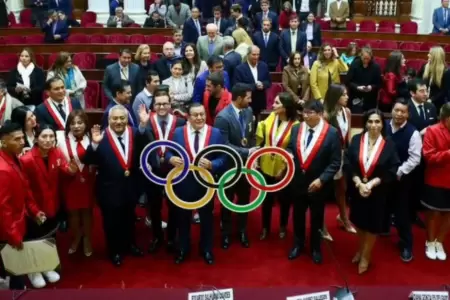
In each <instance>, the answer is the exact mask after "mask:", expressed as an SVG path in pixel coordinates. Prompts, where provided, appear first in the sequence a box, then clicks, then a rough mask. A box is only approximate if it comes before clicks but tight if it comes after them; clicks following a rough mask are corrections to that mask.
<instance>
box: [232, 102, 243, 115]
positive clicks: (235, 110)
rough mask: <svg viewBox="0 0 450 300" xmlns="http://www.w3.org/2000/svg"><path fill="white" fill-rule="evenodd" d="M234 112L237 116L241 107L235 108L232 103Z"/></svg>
mask: <svg viewBox="0 0 450 300" xmlns="http://www.w3.org/2000/svg"><path fill="white" fill-rule="evenodd" d="M231 106H233V109H234V112H235V113H236V114H237V115H238V116H239V113H240V112H241V109H239V108H237V107H236V106H235V105H234V104H232V105H231Z"/></svg>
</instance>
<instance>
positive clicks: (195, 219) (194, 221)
mask: <svg viewBox="0 0 450 300" xmlns="http://www.w3.org/2000/svg"><path fill="white" fill-rule="evenodd" d="M192 224H200V216H199V215H198V214H195V215H194V216H193V217H192Z"/></svg>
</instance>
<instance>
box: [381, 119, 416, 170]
mask: <svg viewBox="0 0 450 300" xmlns="http://www.w3.org/2000/svg"><path fill="white" fill-rule="evenodd" d="M389 124H390V126H391V128H392V133H396V132H397V131H399V130H400V129H402V128H403V127H404V126H406V124H407V122H405V123H404V124H403V125H402V126H400V128H398V129H396V128H394V125H393V122H392V121H391V122H390V123H389ZM408 155H409V156H408V159H407V160H406V161H405V162H403V163H402V165H401V166H400V167H399V168H398V170H397V176H399V177H401V176H402V175H407V174H409V173H411V172H412V171H413V170H414V169H415V168H416V167H417V166H418V165H419V164H420V159H421V157H422V138H421V137H420V134H419V132H418V131H417V130H414V133H413V135H412V136H411V139H410V140H409V145H408Z"/></svg>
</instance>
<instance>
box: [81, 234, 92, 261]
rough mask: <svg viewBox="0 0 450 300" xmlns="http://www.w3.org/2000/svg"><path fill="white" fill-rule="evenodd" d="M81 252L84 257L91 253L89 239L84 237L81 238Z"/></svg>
mask: <svg viewBox="0 0 450 300" xmlns="http://www.w3.org/2000/svg"><path fill="white" fill-rule="evenodd" d="M83 252H84V256H86V257H90V256H91V255H92V246H91V241H89V239H87V238H86V237H85V238H83Z"/></svg>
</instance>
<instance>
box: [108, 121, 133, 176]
mask: <svg viewBox="0 0 450 300" xmlns="http://www.w3.org/2000/svg"><path fill="white" fill-rule="evenodd" d="M105 131H106V136H107V137H108V141H109V144H110V145H111V148H112V150H113V152H114V155H115V156H116V158H117V160H118V161H119V163H120V165H121V166H122V168H123V169H124V170H125V173H124V175H125V176H126V177H128V176H130V170H131V167H132V163H133V131H132V129H131V127H130V126H127V129H125V131H126V133H127V134H128V149H127V145H125V151H124V150H123V149H122V146H121V145H120V142H119V140H118V139H117V138H114V137H113V136H112V133H111V129H110V128H109V127H108V128H107V129H106V130H105ZM124 142H125V139H124Z"/></svg>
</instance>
